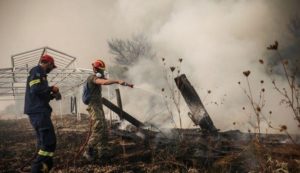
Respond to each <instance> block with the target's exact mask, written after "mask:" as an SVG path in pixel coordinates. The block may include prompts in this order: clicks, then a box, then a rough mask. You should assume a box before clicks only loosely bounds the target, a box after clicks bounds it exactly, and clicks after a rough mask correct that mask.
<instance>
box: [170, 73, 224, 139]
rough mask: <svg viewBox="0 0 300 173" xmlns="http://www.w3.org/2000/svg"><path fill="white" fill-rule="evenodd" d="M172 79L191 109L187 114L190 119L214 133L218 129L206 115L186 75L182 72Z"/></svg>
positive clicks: (203, 128) (206, 130) (204, 129)
mask: <svg viewBox="0 0 300 173" xmlns="http://www.w3.org/2000/svg"><path fill="white" fill-rule="evenodd" d="M174 80H175V83H176V85H177V87H178V89H179V91H180V92H181V94H182V96H183V98H184V100H185V102H186V103H187V105H188V107H189V108H190V110H191V113H190V114H189V116H190V118H191V119H192V121H193V122H194V123H195V124H196V125H199V126H200V127H201V129H202V130H203V131H205V132H209V133H216V132H217V131H218V129H217V128H216V127H215V126H214V123H213V121H212V120H211V118H210V116H209V115H208V113H207V111H206V109H205V107H204V105H203V103H202V101H201V99H200V97H199V96H198V94H197V92H196V90H195V89H194V87H193V86H192V85H191V83H190V82H189V80H188V79H187V77H186V75H185V74H182V75H180V76H178V77H176V78H175V79H174Z"/></svg>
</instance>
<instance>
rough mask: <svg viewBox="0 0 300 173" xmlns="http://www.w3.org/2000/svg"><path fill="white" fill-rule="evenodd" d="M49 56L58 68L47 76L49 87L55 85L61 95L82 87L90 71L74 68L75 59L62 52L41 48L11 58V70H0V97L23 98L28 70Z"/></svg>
mask: <svg viewBox="0 0 300 173" xmlns="http://www.w3.org/2000/svg"><path fill="white" fill-rule="evenodd" d="M44 54H48V55H51V56H52V57H53V58H54V60H55V65H56V66H57V67H58V68H56V69H54V70H53V71H51V72H50V73H49V74H48V82H49V85H57V86H59V88H60V91H61V93H62V95H63V96H64V95H68V93H69V92H68V91H71V90H73V89H75V88H78V87H79V86H80V85H82V84H83V83H84V82H85V80H86V78H87V76H89V75H90V74H92V70H88V69H81V68H76V57H74V56H71V55H68V54H66V53H64V52H61V51H58V50H55V49H52V48H50V47H42V48H39V49H34V50H31V51H26V52H22V53H19V54H16V55H13V56H11V63H12V67H11V68H2V69H0V97H1V96H8V97H11V99H15V97H16V96H24V94H25V88H26V80H27V76H28V73H29V70H30V69H31V68H32V67H34V66H36V65H38V64H39V61H40V58H41V57H42V56H43V55H44Z"/></svg>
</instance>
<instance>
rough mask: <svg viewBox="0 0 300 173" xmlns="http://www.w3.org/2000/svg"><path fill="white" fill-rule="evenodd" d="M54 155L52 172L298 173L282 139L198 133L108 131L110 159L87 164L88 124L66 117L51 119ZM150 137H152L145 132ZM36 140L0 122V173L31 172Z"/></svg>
mask: <svg viewBox="0 0 300 173" xmlns="http://www.w3.org/2000/svg"><path fill="white" fill-rule="evenodd" d="M53 124H54V125H55V127H56V135H57V150H56V152H55V156H54V162H55V167H54V169H53V172H59V173H64V172H70V173H73V172H149V173H150V172H190V173H196V172H250V171H253V172H276V171H277V172H300V145H299V143H298V144H293V143H289V142H283V141H286V140H283V138H285V136H282V135H281V136H279V135H273V136H272V135H270V136H264V137H263V138H262V139H260V141H259V142H258V141H257V140H256V138H255V137H254V136H255V135H253V134H244V135H242V133H240V132H235V131H232V132H224V133H222V135H220V136H217V137H207V136H206V137H203V136H201V135H198V131H197V130H186V131H182V132H181V131H177V132H179V133H181V134H182V135H181V136H182V137H180V138H173V139H167V138H164V136H160V137H157V136H158V135H155V134H154V135H153V134H151V135H149V136H150V137H149V138H146V140H143V139H145V138H140V137H139V136H140V135H136V134H137V133H136V131H135V130H134V129H133V130H132V129H129V130H127V131H125V130H117V129H116V128H115V127H112V129H111V130H110V140H109V143H110V146H111V157H110V158H107V160H105V161H102V162H94V163H89V162H87V161H86V160H84V159H83V158H82V157H80V154H78V153H80V148H81V147H82V146H83V144H84V143H85V141H86V138H87V134H88V131H89V120H88V118H87V117H86V116H83V118H82V120H81V121H79V122H78V121H76V118H75V117H74V116H71V115H66V116H64V118H63V119H62V120H61V119H60V118H55V117H54V118H53ZM144 133H151V132H144ZM35 140H36V139H35V134H34V131H33V130H32V128H31V125H30V123H29V120H28V119H19V120H1V121H0V141H1V143H0V172H7V173H8V172H11V173H12V172H21V171H20V169H21V168H23V169H22V171H23V172H28V171H30V163H28V162H30V160H31V159H32V158H33V156H34V153H35V143H36V141H35ZM76 156H78V157H76Z"/></svg>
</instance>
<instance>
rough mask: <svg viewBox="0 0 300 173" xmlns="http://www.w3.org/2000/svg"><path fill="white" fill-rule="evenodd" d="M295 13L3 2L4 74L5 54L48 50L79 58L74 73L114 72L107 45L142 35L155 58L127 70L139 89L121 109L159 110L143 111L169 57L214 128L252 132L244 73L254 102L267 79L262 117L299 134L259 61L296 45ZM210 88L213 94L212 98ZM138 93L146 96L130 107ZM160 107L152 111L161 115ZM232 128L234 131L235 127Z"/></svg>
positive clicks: (277, 6) (152, 4) (278, 6)
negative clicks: (100, 63) (103, 67)
mask: <svg viewBox="0 0 300 173" xmlns="http://www.w3.org/2000/svg"><path fill="white" fill-rule="evenodd" d="M298 7H299V2H298V1H296V0H295V1H292V0H290V1H284V2H283V1H279V0H276V1H260V0H254V1H235V0H229V1H217V0H214V1H198V0H191V1H183V0H175V1H174V0H165V1H139V0H130V1H129V0H127V1H126V0H120V1H93V0H88V1H79V0H75V1H72V2H70V1H58V0H51V1H50V0H49V1H37V0H30V1H24V2H23V1H16V0H10V1H8V0H4V1H1V2H0V21H1V26H2V27H1V28H0V38H1V40H0V45H1V51H0V57H1V68H2V67H8V66H10V59H9V57H10V55H12V54H14V53H19V52H22V51H26V50H31V49H34V48H37V47H42V46H46V45H47V46H50V47H53V48H56V49H58V50H62V51H65V52H67V53H69V54H71V55H74V56H77V57H79V58H78V66H79V67H83V68H90V64H91V62H92V61H93V60H94V59H95V58H96V57H103V58H104V60H105V61H106V62H107V64H108V65H109V66H113V65H114V64H113V61H112V59H113V58H111V57H112V55H111V54H109V50H108V45H107V40H110V39H111V38H120V39H128V38H130V37H131V36H132V35H134V34H144V35H145V36H147V38H149V39H150V41H151V43H152V45H153V49H154V50H155V51H156V53H157V54H156V57H157V59H156V60H154V61H147V60H146V59H144V60H143V61H140V62H138V63H137V64H136V65H135V66H133V67H132V68H130V69H129V72H128V74H129V75H130V79H131V80H132V81H131V82H133V83H135V84H136V85H137V86H139V88H141V89H138V88H137V89H133V90H130V89H125V88H124V91H123V92H124V99H127V100H128V102H127V105H128V107H125V108H126V109H128V110H130V111H131V110H132V111H133V114H134V115H138V116H139V117H140V118H141V119H144V120H145V119H148V117H147V118H145V116H144V115H145V114H147V115H149V116H152V114H154V113H158V112H159V110H160V109H158V108H156V107H153V109H150V108H148V107H147V102H148V101H149V99H150V100H155V101H153V102H154V103H153V104H150V105H155V102H156V101H157V102H158V100H159V99H157V97H161V96H160V94H161V85H163V84H164V83H163V82H162V80H163V78H160V77H162V73H161V70H162V66H161V60H160V59H161V57H165V58H166V60H167V65H168V66H176V64H177V61H178V58H183V63H182V69H181V71H182V72H183V73H186V74H187V76H188V78H189V79H190V81H191V82H192V84H193V85H194V87H195V88H196V90H197V91H198V93H199V95H200V97H201V98H202V99H204V98H205V100H204V102H205V104H206V107H207V109H208V112H209V113H210V115H211V117H212V119H213V121H214V122H215V124H216V126H217V127H218V128H220V129H222V130H228V129H233V128H238V129H242V130H247V129H248V128H252V127H251V125H250V123H249V121H250V122H253V120H251V117H253V115H254V113H253V111H251V108H250V105H249V101H248V100H247V98H246V96H245V95H244V94H243V92H242V90H241V89H240V87H239V85H238V84H237V82H238V81H241V83H242V86H244V87H246V85H245V84H246V83H245V82H246V81H245V79H244V77H243V75H242V72H243V71H245V70H251V75H250V83H251V86H252V90H253V95H255V96H257V97H258V91H260V89H261V87H262V86H260V83H259V81H260V80H264V81H266V82H265V85H264V86H263V87H265V88H266V90H267V91H266V96H265V97H266V99H267V100H269V101H267V102H266V106H265V108H264V111H266V112H269V110H272V111H273V114H272V117H271V119H272V122H273V124H274V126H276V125H280V124H288V129H289V130H290V131H291V132H297V130H299V129H298V128H297V127H296V125H297V124H296V123H294V120H293V118H292V116H291V115H290V113H289V112H288V110H287V109H286V108H285V107H284V106H279V101H280V96H279V95H278V93H276V92H274V90H272V86H271V85H270V84H268V82H267V81H269V77H268V75H267V74H266V73H265V68H264V67H263V66H262V65H260V64H259V63H258V59H264V58H266V59H267V58H268V57H269V56H271V55H269V52H267V51H266V49H265V48H266V46H268V45H269V44H270V43H273V42H274V41H275V40H278V41H279V43H280V45H286V46H291V45H293V44H294V42H292V41H291V37H290V36H289V35H290V34H288V33H289V30H288V28H287V24H288V21H289V18H290V17H291V16H294V15H295V14H297V13H298V12H297V11H298ZM266 59H265V60H266ZM266 61H267V60H266ZM284 85H285V81H282V86H284ZM142 90H147V91H148V94H144V93H145V91H142ZM208 90H211V91H212V93H211V94H209V95H208V94H207V91H208ZM154 93H158V95H157V96H154V95H155V94H154ZM141 95H144V97H148V98H145V100H146V101H144V102H142V101H141V102H138V103H139V104H138V106H134V103H136V100H140V99H141ZM152 97H153V98H152ZM154 97H155V98H154ZM160 100H161V99H160ZM162 102H163V101H161V102H159V103H158V105H159V106H157V107H159V108H161V109H162V110H163V106H164V105H163V103H162ZM211 102H218V103H219V104H218V105H215V104H211ZM221 102H223V104H221ZM182 103H183V102H182ZM144 105H145V106H144ZM148 105H149V104H148ZM137 107H138V109H137ZM144 107H145V108H144ZM182 107H183V108H182V109H183V112H182V116H183V117H185V120H184V126H185V127H187V126H189V124H190V120H189V118H188V117H187V116H186V113H187V109H186V106H185V105H184V103H183V104H182ZM242 107H245V108H246V110H245V111H243V110H242ZM130 111H128V112H130ZM140 114H143V115H142V116H140ZM266 114H267V113H266ZM250 115H251V116H250ZM143 116H144V118H143ZM224 120H225V121H224ZM233 122H236V124H237V125H235V126H233Z"/></svg>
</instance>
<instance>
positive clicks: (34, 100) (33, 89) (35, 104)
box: [24, 55, 60, 173]
mask: <svg viewBox="0 0 300 173" xmlns="http://www.w3.org/2000/svg"><path fill="white" fill-rule="evenodd" d="M54 68H56V66H55V64H54V59H53V58H52V57H51V56H50V55H43V56H42V57H41V59H40V63H39V65H37V66H35V67H33V68H32V69H31V70H30V72H29V76H28V78H27V82H26V94H25V108H24V113H25V114H27V115H28V117H29V120H30V123H31V125H32V127H33V128H34V130H35V132H36V137H37V149H38V150H37V151H38V153H37V157H36V158H35V160H34V161H33V163H32V166H31V172H32V173H40V172H43V173H45V172H49V171H50V169H51V168H52V167H53V159H52V158H53V155H54V150H55V148H56V135H55V131H54V128H53V124H52V121H51V112H52V108H51V106H50V105H49V102H50V100H52V99H53V98H54V97H55V95H56V96H57V95H60V94H59V89H58V87H56V86H49V85H48V81H47V74H48V73H50V72H51V70H53V69H54Z"/></svg>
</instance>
